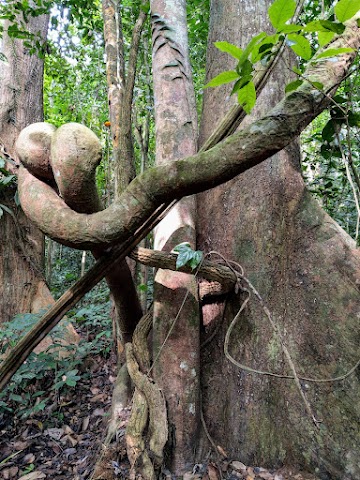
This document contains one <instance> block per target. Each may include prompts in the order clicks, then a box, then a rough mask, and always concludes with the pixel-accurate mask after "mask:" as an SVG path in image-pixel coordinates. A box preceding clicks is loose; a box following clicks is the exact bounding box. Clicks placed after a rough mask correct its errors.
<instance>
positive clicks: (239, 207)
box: [197, 0, 360, 480]
mask: <svg viewBox="0 0 360 480" xmlns="http://www.w3.org/2000/svg"><path fill="white" fill-rule="evenodd" d="M270 3H271V2H270V1H266V2H260V1H259V2H250V1H248V2H244V1H240V0H238V1H235V2H226V4H224V2H221V1H219V0H213V1H212V4H211V17H212V18H211V26H210V37H209V50H208V58H207V64H208V68H207V76H208V79H210V78H212V77H213V76H215V75H216V74H218V73H219V72H220V71H223V70H228V69H231V68H232V67H233V63H232V61H231V59H230V57H229V56H227V55H225V54H221V53H220V52H219V51H217V50H216V49H215V48H214V46H213V42H214V41H218V40H227V41H230V42H232V43H235V44H237V45H240V46H241V47H244V46H245V45H246V43H247V42H248V41H249V38H250V35H252V34H255V33H256V32H258V31H261V30H264V29H268V25H267V24H266V18H267V15H266V11H267V8H268V6H269V5H270ZM290 63H291V62H290V61H289V57H288V56H287V55H286V56H284V58H283V60H282V61H280V64H279V66H278V68H277V70H276V71H275V72H274V74H273V76H272V78H271V80H270V82H269V83H268V85H267V88H266V89H265V90H264V91H263V92H262V94H261V97H260V105H259V107H258V108H257V111H256V112H255V115H257V116H259V115H261V114H263V112H264V111H268V110H269V109H270V108H272V107H273V105H274V104H275V103H276V102H277V101H278V100H279V97H281V95H282V91H283V88H284V81H286V76H287V75H286V72H287V71H289V69H288V67H289V66H290ZM321 75H322V77H321V78H323V79H324V80H326V79H327V78H328V77H331V76H332V74H331V73H330V72H329V71H326V70H325V71H323V72H321ZM318 78H320V77H318ZM321 81H322V80H321ZM229 92H230V89H229V87H228V86H223V87H221V88H218V89H215V90H211V91H209V90H208V91H206V92H205V98H204V111H203V122H202V128H201V139H202V141H204V140H205V139H206V138H207V137H208V136H209V135H210V134H211V133H212V129H213V125H214V123H215V122H216V120H217V119H218V118H221V117H222V116H223V115H224V114H225V113H226V111H227V110H228V108H229V106H230V103H231V101H232V99H229V96H228V95H229ZM286 122H287V118H284V124H283V131H284V129H286V125H285V124H286ZM253 128H254V127H250V130H249V127H243V131H244V132H249V131H251V130H252V131H253ZM269 133H270V132H269ZM239 135H241V132H240V134H239ZM276 136H277V135H276ZM276 136H275V137H276ZM275 137H272V138H274V139H275ZM246 144H247V141H246V140H245V141H244V143H243V148H244V149H246ZM284 146H285V145H284ZM259 148H262V147H261V144H259ZM198 214H199V217H198V218H199V221H198V225H197V227H198V242H199V245H198V247H199V248H201V249H202V250H204V251H205V252H206V251H209V250H217V251H219V252H221V253H222V254H223V255H224V256H225V257H227V258H228V259H230V260H235V261H237V262H239V263H241V265H243V267H244V268H245V272H246V274H247V276H248V277H249V279H250V280H251V281H252V282H253V284H254V285H255V287H256V288H257V289H258V291H259V292H260V293H261V295H262V296H263V298H264V299H265V300H266V302H267V304H268V306H269V308H270V310H271V311H272V313H273V315H274V318H275V320H276V321H277V323H278V324H279V325H280V329H281V331H282V333H283V336H284V340H285V343H286V345H287V346H288V348H289V350H290V352H291V354H292V357H293V361H294V363H295V366H296V368H297V371H298V373H299V375H306V376H311V377H317V378H320V377H321V378H324V377H325V378H329V377H333V376H336V375H338V374H340V373H344V372H345V371H346V370H348V369H350V368H351V367H352V366H353V365H354V364H355V362H356V361H357V357H358V355H359V352H358V341H359V327H358V319H359V311H360V295H359V281H360V254H359V250H358V249H356V247H355V243H354V242H353V241H352V240H351V239H350V238H349V237H348V235H347V234H346V233H345V232H343V231H342V230H341V229H340V228H339V227H338V225H337V224H335V222H334V221H333V220H332V219H331V218H330V217H329V216H328V215H327V214H326V213H325V212H324V211H323V210H322V209H321V208H320V206H319V204H318V203H317V202H316V201H315V200H314V199H313V198H312V197H311V196H310V194H309V193H308V192H307V190H306V188H305V185H304V181H303V179H302V176H301V172H300V164H299V149H298V146H297V144H296V143H293V144H291V145H288V146H287V147H286V148H285V149H284V150H283V151H282V152H280V153H279V154H277V155H274V156H272V157H271V158H269V159H268V160H266V161H265V162H263V163H262V164H260V165H257V166H255V167H254V168H252V169H251V170H249V171H247V172H244V173H243V174H242V175H241V176H240V177H238V178H236V179H234V180H231V181H230V182H228V183H225V184H224V185H222V186H220V187H218V188H215V189H213V190H210V191H208V192H205V193H203V194H201V195H199V196H198ZM238 308H239V304H238V300H237V299H235V298H233V299H229V300H228V303H227V304H226V309H225V305H223V304H214V305H211V306H205V307H204V309H203V315H204V319H205V321H206V322H207V323H210V326H209V327H208V328H209V329H210V330H212V329H213V328H216V326H217V325H218V323H219V322H221V327H220V331H219V333H218V335H217V336H216V338H215V339H214V340H213V341H212V342H211V343H210V344H208V345H207V346H206V348H205V349H204V350H203V352H202V375H203V376H202V381H203V391H202V395H203V408H204V415H205V420H206V423H207V426H208V428H209V431H210V434H211V436H212V437H213V440H214V442H215V443H216V444H217V445H221V446H222V447H223V448H224V449H225V450H226V451H227V452H229V454H230V456H234V457H235V458H239V459H241V460H242V461H244V462H245V463H251V464H255V465H256V464H262V465H267V466H269V467H275V466H278V465H281V464H283V463H285V464H286V463H290V462H291V463H299V464H300V465H302V466H307V467H308V468H311V469H315V468H316V469H318V475H319V476H320V478H323V479H329V478H331V479H345V478H347V479H353V480H355V479H356V478H359V476H360V462H359V456H358V453H357V449H358V445H359V441H360V436H359V432H360V429H359V414H360V410H359V403H358V401H357V399H358V397H359V393H360V391H359V379H358V376H357V375H356V374H355V375H353V376H351V377H349V378H348V379H346V380H345V381H343V382H341V383H327V384H321V385H320V384H318V385H316V384H308V385H305V384H304V385H303V388H304V390H305V391H306V394H307V396H308V400H309V402H310V404H311V406H312V408H313V410H314V412H315V415H316V416H317V417H318V418H319V419H321V420H322V423H321V427H320V429H317V428H316V427H315V426H314V425H313V424H312V422H311V419H310V418H309V416H308V414H307V413H306V411H305V406H304V404H303V402H302V400H301V398H300V395H299V393H298V391H297V390H296V388H295V384H294V382H293V381H289V380H287V381H284V380H280V379H275V378H270V377H264V376H261V375H256V374H249V373H246V372H244V371H241V370H239V369H238V368H236V367H234V366H233V365H232V364H230V363H229V361H228V360H227V359H226V358H225V357H224V353H223V344H224V338H225V333H226V331H227V328H228V326H229V323H230V321H231V320H232V318H233V317H234V314H235V313H236V311H237V309H238ZM230 351H231V354H232V355H233V356H234V357H235V358H236V359H237V360H238V361H239V362H241V363H244V364H247V365H249V366H252V367H253V368H255V369H259V370H272V371H274V372H277V373H287V374H288V373H289V371H288V367H287V364H286V361H285V359H284V358H283V354H282V352H281V347H280V345H279V341H278V339H277V338H276V337H275V336H274V334H273V331H272V330H271V328H270V326H269V324H268V322H267V320H266V317H265V316H264V313H263V312H262V309H261V308H260V307H259V305H258V304H257V303H256V301H255V300H254V299H252V301H250V303H249V305H248V307H247V308H246V311H245V312H244V314H243V315H242V320H241V321H240V322H239V324H238V325H237V327H236V328H235V331H234V332H233V334H232V338H231V341H230ZM224 379H226V381H225V382H224ZM204 441H205V442H207V440H206V438H205V440H204Z"/></svg>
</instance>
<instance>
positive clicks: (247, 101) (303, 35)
mask: <svg viewBox="0 0 360 480" xmlns="http://www.w3.org/2000/svg"><path fill="white" fill-rule="evenodd" d="M325 3H328V2H325ZM315 4H316V2H313V3H312V4H311V7H313V8H314V9H315V10H316V5H315ZM329 6H330V5H329ZM334 10H335V15H336V17H337V20H338V21H334V18H333V16H331V15H330V14H329V18H328V19H314V17H313V16H312V17H310V19H306V21H304V22H303V23H302V24H299V25H296V24H292V23H288V22H289V21H290V20H291V18H292V17H293V16H294V14H295V11H296V2H295V0H275V1H274V2H273V3H272V5H271V6H270V8H269V11H268V14H269V18H270V22H271V24H272V26H273V27H274V29H275V34H272V35H268V34H266V33H265V32H261V33H259V34H257V35H256V36H254V37H253V38H252V39H251V41H250V42H249V44H248V45H247V46H246V48H245V49H244V50H242V49H241V48H239V47H237V46H236V45H232V44H231V43H228V42H216V43H215V46H216V47H217V48H218V49H219V50H220V51H222V52H225V53H227V54H229V55H231V56H232V57H233V58H235V59H236V60H237V62H238V63H237V66H236V68H235V69H234V70H229V71H226V72H222V73H220V74H219V75H217V76H216V77H215V78H213V79H212V80H211V81H210V82H208V84H207V85H205V88H208V87H217V86H220V85H224V84H226V83H231V82H235V83H234V87H233V89H232V92H231V94H234V93H237V97H238V102H239V104H240V105H241V106H242V107H243V109H244V110H245V112H246V113H250V112H251V110H252V108H253V107H254V105H255V103H256V91H255V85H254V82H253V74H254V70H255V69H254V67H255V65H256V63H258V62H260V63H262V64H266V63H268V62H269V61H270V60H271V59H272V58H273V56H274V55H275V54H276V53H277V51H278V50H279V48H280V46H281V44H282V43H283V42H286V44H287V45H288V46H289V47H290V48H291V49H292V50H293V51H294V52H295V54H296V55H297V56H298V57H299V58H300V62H301V66H302V68H303V67H304V64H305V62H308V61H313V62H316V61H319V60H323V59H325V58H331V57H335V56H337V55H341V54H343V53H348V52H351V51H353V50H352V49H351V48H338V49H333V48H329V49H327V50H325V51H323V52H321V53H319V54H317V50H318V48H319V47H321V46H324V45H326V43H328V42H329V41H331V40H332V38H333V37H334V35H335V34H339V33H342V32H343V31H344V29H345V26H344V25H343V23H341V22H344V21H346V20H348V19H349V18H351V17H353V16H354V15H355V14H356V13H357V12H358V11H359V10H360V0H359V1H355V2H352V1H351V0H339V1H338V2H337V3H336V5H335V9H334ZM318 13H319V12H318V11H316V14H318ZM314 36H315V37H314ZM301 72H302V70H300V71H299V73H300V75H301ZM302 83H303V81H301V80H300V79H299V80H298V81H296V82H291V84H290V85H288V86H287V87H286V92H291V91H293V90H295V89H296V88H298V87H299V86H301V84H302ZM317 88H319V87H317ZM320 89H321V88H320Z"/></svg>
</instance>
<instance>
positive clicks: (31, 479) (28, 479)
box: [21, 470, 46, 480]
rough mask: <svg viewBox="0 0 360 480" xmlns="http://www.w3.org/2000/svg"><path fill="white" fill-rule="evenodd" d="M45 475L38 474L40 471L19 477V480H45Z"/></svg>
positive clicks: (42, 473)
mask: <svg viewBox="0 0 360 480" xmlns="http://www.w3.org/2000/svg"><path fill="white" fill-rule="evenodd" d="M45 477H46V475H45V473H44V472H40V470H35V472H31V473H28V474H27V475H24V476H23V477H21V480H37V479H38V478H45Z"/></svg>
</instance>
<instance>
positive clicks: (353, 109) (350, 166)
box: [302, 77, 360, 239]
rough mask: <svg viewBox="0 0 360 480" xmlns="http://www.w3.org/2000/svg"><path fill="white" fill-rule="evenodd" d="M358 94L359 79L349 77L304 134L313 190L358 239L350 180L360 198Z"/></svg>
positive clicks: (305, 168) (307, 171) (305, 165)
mask: <svg viewBox="0 0 360 480" xmlns="http://www.w3.org/2000/svg"><path fill="white" fill-rule="evenodd" d="M358 94H359V85H358V79H357V77H355V78H354V79H353V78H351V77H350V78H349V79H347V81H346V83H345V84H344V85H343V86H342V88H341V89H340V91H339V93H338V94H337V95H336V96H335V97H334V102H335V103H334V104H333V105H332V106H331V108H330V111H329V112H325V113H323V114H322V115H321V116H320V117H319V118H317V119H316V120H315V121H314V122H313V123H312V125H311V126H310V127H309V128H308V129H307V130H306V131H305V132H304V133H303V135H302V140H303V174H304V177H305V180H306V182H307V184H308V185H309V189H310V191H311V192H312V193H313V194H314V195H315V197H317V198H318V199H319V201H320V202H321V204H322V205H323V207H324V208H325V210H326V211H327V212H328V213H329V214H330V215H331V216H332V217H333V218H334V219H335V220H336V221H337V222H338V223H339V225H341V226H342V227H343V228H344V229H345V230H346V231H347V232H348V233H349V234H350V235H351V236H352V237H353V238H355V239H356V238H358V212H357V209H356V201H355V197H354V189H353V187H352V185H351V183H350V179H352V183H353V186H354V188H355V192H356V195H357V197H359V192H360V191H359V187H358V185H357V181H356V177H355V176H356V172H359V169H360V157H359V152H358V145H357V138H358V136H359V125H360V115H359V113H358V112H357V109H358V101H357V98H358ZM349 177H350V178H349Z"/></svg>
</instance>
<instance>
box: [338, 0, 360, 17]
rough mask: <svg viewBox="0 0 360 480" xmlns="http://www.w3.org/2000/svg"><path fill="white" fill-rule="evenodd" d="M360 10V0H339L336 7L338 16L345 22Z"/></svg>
mask: <svg viewBox="0 0 360 480" xmlns="http://www.w3.org/2000/svg"><path fill="white" fill-rule="evenodd" d="M359 10H360V0H339V1H338V2H337V4H336V5H335V7H334V12H335V15H336V18H337V19H338V20H339V21H340V22H345V21H346V20H349V19H350V18H352V17H353V16H354V15H355V13H357V12H358V11H359Z"/></svg>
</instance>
